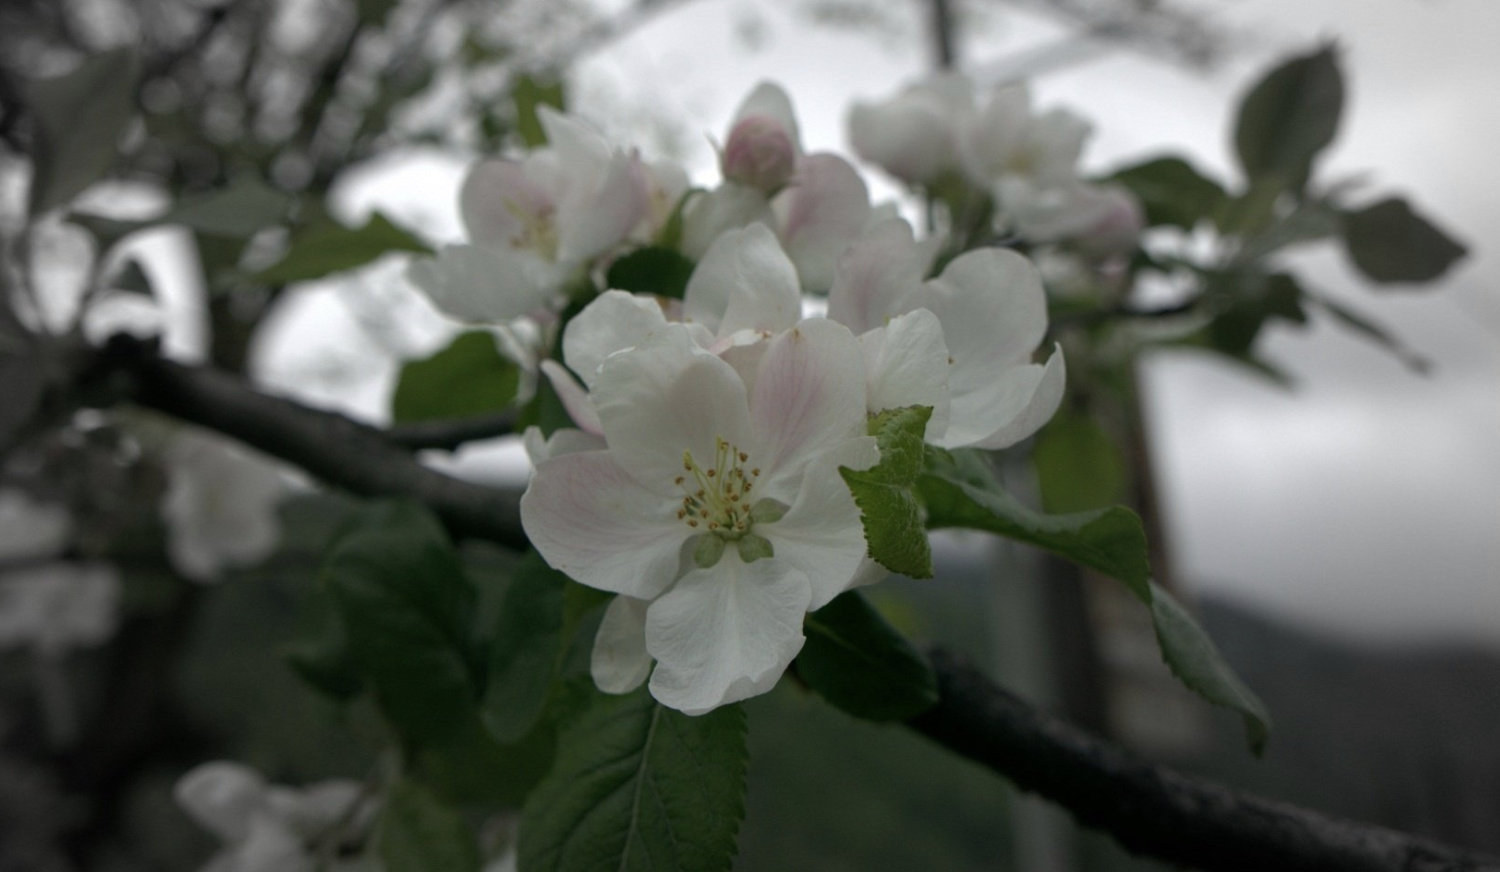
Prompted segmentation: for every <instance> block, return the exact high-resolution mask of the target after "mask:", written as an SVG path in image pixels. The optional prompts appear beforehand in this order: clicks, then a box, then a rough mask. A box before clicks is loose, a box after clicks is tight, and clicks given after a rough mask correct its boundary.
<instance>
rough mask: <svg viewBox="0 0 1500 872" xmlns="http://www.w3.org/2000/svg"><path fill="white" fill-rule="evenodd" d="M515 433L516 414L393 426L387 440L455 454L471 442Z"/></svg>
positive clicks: (478, 416) (508, 413)
mask: <svg viewBox="0 0 1500 872" xmlns="http://www.w3.org/2000/svg"><path fill="white" fill-rule="evenodd" d="M515 431H516V413H515V412H496V413H494V414H492V415H475V416H474V417H472V418H453V419H449V420H442V421H414V422H412V423H410V424H393V425H391V427H389V428H388V429H387V430H386V431H385V438H387V439H389V440H390V441H392V442H394V443H396V444H397V445H400V446H401V447H402V448H405V449H407V450H409V451H418V450H421V449H423V448H437V449H441V450H443V451H452V450H453V449H455V448H457V447H459V446H460V445H463V444H465V443H468V442H478V441H479V440H481V439H494V438H496V437H497V436H508V435H510V434H511V433H514V432H515Z"/></svg>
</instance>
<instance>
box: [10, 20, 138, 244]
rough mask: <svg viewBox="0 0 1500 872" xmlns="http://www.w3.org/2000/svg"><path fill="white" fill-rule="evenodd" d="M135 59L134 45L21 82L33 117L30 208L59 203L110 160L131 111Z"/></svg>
mask: <svg viewBox="0 0 1500 872" xmlns="http://www.w3.org/2000/svg"><path fill="white" fill-rule="evenodd" d="M139 74H140V62H139V59H138V58H137V57H136V53H135V50H134V49H128V48H117V49H111V50H109V51H104V52H100V53H99V54H96V55H94V56H93V57H90V58H87V59H85V60H84V61H83V63H81V64H79V65H78V66H77V67H76V68H75V69H74V70H73V71H72V72H70V73H67V74H64V75H61V76H57V77H55V78H50V79H40V80H38V81H34V82H30V83H28V84H27V85H26V86H25V89H24V92H23V98H24V100H25V103H26V106H27V108H28V109H30V110H31V113H32V118H33V119H34V120H33V124H34V127H33V131H32V143H31V158H32V175H31V193H30V206H29V211H30V213H31V214H32V215H40V214H41V213H43V212H46V211H47V210H49V209H52V208H54V207H57V206H61V205H63V204H64V203H66V202H68V201H69V200H71V199H73V197H74V195H76V194H78V193H79V192H81V191H82V190H83V189H84V188H87V187H88V186H89V185H91V184H93V183H94V182H96V181H98V180H99V178H100V177H101V176H103V175H104V174H105V173H106V172H107V171H108V170H109V168H110V167H111V166H112V165H113V164H114V162H115V156H116V149H117V147H118V145H119V142H120V137H122V136H123V135H124V134H125V128H126V126H127V125H129V124H130V120H131V118H133V117H134V116H135V85H136V79H137V77H138V76H139Z"/></svg>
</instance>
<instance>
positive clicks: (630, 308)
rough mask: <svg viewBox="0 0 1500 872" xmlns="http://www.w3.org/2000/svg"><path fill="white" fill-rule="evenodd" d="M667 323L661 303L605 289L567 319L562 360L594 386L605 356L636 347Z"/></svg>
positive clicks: (641, 296) (585, 381) (582, 378)
mask: <svg viewBox="0 0 1500 872" xmlns="http://www.w3.org/2000/svg"><path fill="white" fill-rule="evenodd" d="M666 325H667V318H666V316H665V315H664V314H663V313H662V308H661V304H660V303H659V302H657V301H656V300H655V299H653V298H651V297H647V296H643V295H639V296H638V295H636V294H629V293H626V292H625V291H605V292H604V293H602V294H600V295H599V296H598V297H597V298H595V299H594V301H593V302H591V303H589V304H588V305H587V306H585V307H584V309H583V311H582V312H579V313H578V315H577V317H575V318H573V320H571V321H569V322H568V326H567V329H565V330H564V331H563V341H562V348H563V360H566V361H567V362H568V366H570V367H572V369H573V371H574V372H576V373H578V377H579V378H580V379H581V380H582V381H583V383H584V384H585V385H589V386H592V385H593V383H594V376H595V375H596V374H597V373H598V371H599V365H600V364H602V363H604V359H605V358H606V357H609V356H610V355H611V354H614V353H615V352H618V351H624V350H626V349H629V348H634V347H636V346H637V345H640V344H641V343H642V342H645V341H646V337H648V336H650V335H651V334H652V333H655V332H656V331H657V330H660V329H662V328H663V327H665V326H666Z"/></svg>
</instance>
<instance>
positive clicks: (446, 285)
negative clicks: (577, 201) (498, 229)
mask: <svg viewBox="0 0 1500 872" xmlns="http://www.w3.org/2000/svg"><path fill="white" fill-rule="evenodd" d="M569 270H570V267H568V266H566V265H562V264H553V263H548V262H546V261H544V260H542V259H540V258H538V257H537V256H536V255H534V254H531V253H530V252H527V251H519V250H515V249H508V248H499V247H488V246H477V245H448V246H444V247H443V248H441V249H439V251H438V253H437V256H436V257H421V258H416V259H415V260H413V261H412V262H411V264H410V265H409V266H408V267H407V270H406V275H407V278H408V279H410V280H411V282H412V284H414V285H416V286H417V287H418V288H420V289H421V290H422V291H423V292H425V293H426V294H427V297H428V299H430V300H432V304H433V305H434V306H436V307H437V308H438V309H439V310H441V311H442V312H444V313H446V314H448V315H450V316H452V317H454V318H457V319H459V320H460V321H470V322H495V321H509V320H511V319H512V318H519V317H521V316H522V315H525V314H527V313H530V312H534V311H536V310H538V309H542V308H544V307H545V306H546V305H547V301H548V299H549V298H550V297H551V296H552V294H553V293H555V292H556V291H557V290H558V289H559V288H561V287H562V284H563V280H564V279H565V278H566V277H567V274H568V272H569Z"/></svg>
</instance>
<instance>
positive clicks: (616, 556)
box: [521, 451, 692, 599]
mask: <svg viewBox="0 0 1500 872" xmlns="http://www.w3.org/2000/svg"><path fill="white" fill-rule="evenodd" d="M678 505H679V503H678V501H677V500H674V499H673V498H671V497H669V496H662V495H659V494H655V493H652V492H651V491H648V490H646V489H645V488H643V487H641V485H640V483H639V482H637V481H636V480H635V479H634V478H633V477H632V476H631V475H630V473H628V472H626V471H625V469H624V468H623V467H621V466H620V464H618V463H616V462H615V460H614V458H613V457H611V452H608V451H591V452H586V453H583V454H564V455H562V456H561V457H554V458H552V459H551V460H548V461H546V462H545V463H543V464H542V465H540V466H538V467H537V470H536V475H535V476H533V477H532V479H531V484H530V485H529V486H528V487H527V488H526V493H525V494H523V495H522V496H521V526H522V527H523V528H524V529H525V531H526V536H527V538H528V539H530V540H531V544H532V545H534V546H536V549H537V551H539V552H541V554H542V557H544V558H546V560H547V563H548V564H549V565H550V566H552V567H553V568H554V569H557V570H560V571H562V572H565V573H567V574H568V576H569V577H571V578H572V579H574V580H575V581H577V582H579V583H580V584H586V585H588V586H589V587H595V588H598V589H600V590H607V591H611V592H613V593H623V594H626V595H628V596H633V597H636V598H638V599H652V598H654V597H656V596H657V595H659V594H660V593H661V592H662V591H664V590H666V589H667V588H668V587H670V586H671V584H672V581H673V579H675V578H676V577H677V572H678V569H679V568H680V561H681V551H682V544H683V542H685V541H686V540H687V538H688V535H689V534H690V533H691V532H692V530H690V529H689V528H688V526H687V525H686V524H684V523H682V522H681V521H679V520H677V514H676V513H677V509H678Z"/></svg>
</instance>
